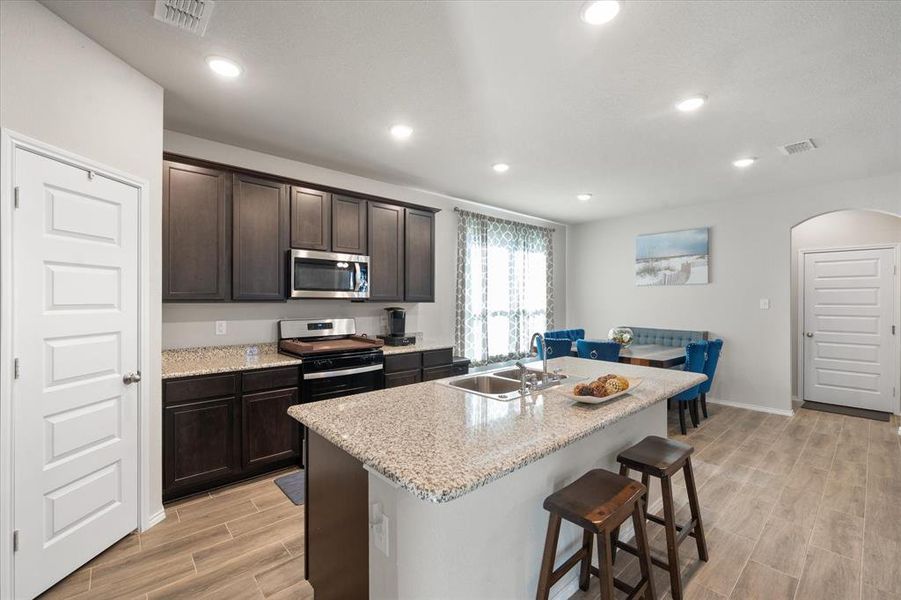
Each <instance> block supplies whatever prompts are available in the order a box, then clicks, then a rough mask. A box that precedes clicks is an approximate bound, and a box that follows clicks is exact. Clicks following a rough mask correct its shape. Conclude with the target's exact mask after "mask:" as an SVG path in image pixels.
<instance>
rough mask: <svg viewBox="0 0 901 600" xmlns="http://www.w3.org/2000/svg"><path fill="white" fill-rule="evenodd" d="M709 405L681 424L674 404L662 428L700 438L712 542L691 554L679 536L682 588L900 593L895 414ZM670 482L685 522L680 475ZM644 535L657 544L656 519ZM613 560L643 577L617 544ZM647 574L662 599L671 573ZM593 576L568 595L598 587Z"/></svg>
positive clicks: (759, 594) (619, 569) (704, 598)
mask: <svg viewBox="0 0 901 600" xmlns="http://www.w3.org/2000/svg"><path fill="white" fill-rule="evenodd" d="M709 408H710V418H709V419H707V420H705V421H703V423H702V424H701V426H700V427H698V428H697V429H691V428H689V433H688V435H687V436H682V435H680V434H679V426H678V422H677V420H676V419H675V414H676V413H675V412H674V411H670V412H671V414H670V422H669V434H670V436H671V437H673V438H676V439H680V440H683V441H685V442H687V443H689V444H691V445H692V446H694V447H695V450H696V452H695V454H694V456H693V458H692V461H693V465H694V469H695V477H696V479H697V483H698V486H699V488H698V496H699V501H700V504H701V516H702V518H703V520H704V526H705V529H706V532H707V543H708V549H709V554H710V561H709V562H707V563H703V562H701V561H699V560H698V555H697V550H696V548H695V545H694V543H693V540H692V539H691V538H689V539H688V540H686V542H685V543H683V544H682V545H681V546H680V557H679V558H680V562H681V563H682V581H683V586H684V590H685V593H684V598H685V599H686V600H726V599H729V600H818V599H826V598H829V599H832V600H901V436H899V435H898V427H899V426H901V420H899V418H898V417H897V416H895V417H893V418H892V421H891V422H890V423H882V422H877V421H869V420H865V419H859V418H855V417H845V416H841V415H834V414H829V413H821V412H813V411H810V410H804V409H800V410H798V411H797V412H796V413H795V416H794V417H782V416H777V415H768V414H765V413H759V412H752V411H747V410H742V409H737V408H731V407H727V406H718V405H710V407H709ZM633 476H634V473H633ZM652 482H654V480H653V479H652ZM652 485H653V484H652ZM674 493H675V496H676V498H675V500H676V505H677V507H680V510H679V514H678V518H679V522H680V523H681V522H685V521H686V520H687V519H686V515H687V513H688V508H687V500H686V497H685V487H684V480H683V479H682V478H681V475H680V477H679V478H678V480H677V482H676V483H675V484H674ZM659 514H661V515H662V511H660V513H659ZM648 535H649V536H651V546H652V548H654V549H655V550H656V552H657V553H659V554H660V555H662V556H665V553H666V537H665V534H664V532H663V528H662V527H659V526H657V525H655V524H653V523H651V524H649V525H648ZM615 571H616V573H617V576H618V577H622V578H624V579H625V580H626V581H628V582H635V581H638V579H639V573H638V565H637V562H636V561H635V558H634V557H632V556H630V555H628V554H626V553H619V554H618V555H617V561H616V566H615ZM654 574H655V583H656V586H657V587H656V591H657V597H658V598H666V599H670V598H671V597H672V596H671V595H670V586H669V576H668V574H667V573H666V572H665V571H663V570H662V569H659V568H657V567H654ZM592 580H593V581H592V586H591V589H589V591H588V592H585V593H581V592H580V593H578V594H576V595H574V596H572V598H571V600H576V599H578V600H585V599H591V600H594V599H595V598H598V597H599V592H598V586H597V578H595V577H593V578H592ZM616 597H617V598H624V597H625V594H622V593H621V592H620V591H619V590H617V592H616Z"/></svg>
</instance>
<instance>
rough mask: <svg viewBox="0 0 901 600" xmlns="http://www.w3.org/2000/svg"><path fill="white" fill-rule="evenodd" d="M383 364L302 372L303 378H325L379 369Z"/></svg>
mask: <svg viewBox="0 0 901 600" xmlns="http://www.w3.org/2000/svg"><path fill="white" fill-rule="evenodd" d="M384 368H385V367H384V365H369V366H368V367H356V368H353V369H338V370H337V371H319V372H318V373H304V374H303V378H304V379H325V378H326V377H340V376H341V375H356V374H357V373H369V372H371V371H381V370H382V369H384Z"/></svg>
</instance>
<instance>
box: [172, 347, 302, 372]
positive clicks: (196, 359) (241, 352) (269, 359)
mask: <svg viewBox="0 0 901 600" xmlns="http://www.w3.org/2000/svg"><path fill="white" fill-rule="evenodd" d="M254 347H255V348H256V349H257V354H256V355H255V356H248V355H247V349H248V348H254ZM299 364H301V360H300V359H299V358H295V357H292V356H287V355H285V354H279V353H278V347H277V346H276V345H275V344H271V343H267V344H247V345H242V346H206V347H202V348H180V349H176V350H163V360H162V375H163V379H174V378H176V377H192V376H195V375H211V374H213V373H231V372H235V371H248V370H251V369H266V368H269V367H286V366H290V365H299Z"/></svg>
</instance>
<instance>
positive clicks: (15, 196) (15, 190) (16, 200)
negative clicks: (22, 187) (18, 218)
mask: <svg viewBox="0 0 901 600" xmlns="http://www.w3.org/2000/svg"><path fill="white" fill-rule="evenodd" d="M13 208H19V186H16V187H14V188H13Z"/></svg>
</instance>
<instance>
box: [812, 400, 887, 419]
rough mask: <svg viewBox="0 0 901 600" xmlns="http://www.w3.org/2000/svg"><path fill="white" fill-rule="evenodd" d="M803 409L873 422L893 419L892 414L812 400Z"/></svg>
mask: <svg viewBox="0 0 901 600" xmlns="http://www.w3.org/2000/svg"><path fill="white" fill-rule="evenodd" d="M801 408H807V409H810V410H818V411H820V412H827V413H835V414H837V415H845V416H848V417H860V418H861V419H871V420H873V421H884V422H888V421H889V420H891V418H892V413H887V412H882V411H878V410H867V409H865V408H854V407H853V406H838V405H837V404H824V403H822V402H811V401H810V400H805V401H804V403H803V404H802V405H801Z"/></svg>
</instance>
